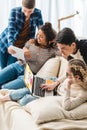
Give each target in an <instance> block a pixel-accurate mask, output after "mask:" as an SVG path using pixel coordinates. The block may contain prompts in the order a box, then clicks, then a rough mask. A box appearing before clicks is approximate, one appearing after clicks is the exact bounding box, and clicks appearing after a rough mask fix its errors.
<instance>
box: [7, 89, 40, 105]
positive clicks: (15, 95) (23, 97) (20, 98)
mask: <svg viewBox="0 0 87 130" xmlns="http://www.w3.org/2000/svg"><path fill="white" fill-rule="evenodd" d="M10 98H11V100H12V101H17V102H18V103H19V104H20V105H22V106H24V105H26V104H27V103H29V102H31V101H33V100H35V99H37V98H38V97H34V96H32V94H31V93H30V91H29V89H28V88H26V87H25V88H21V89H18V90H14V91H12V92H11V93H10Z"/></svg>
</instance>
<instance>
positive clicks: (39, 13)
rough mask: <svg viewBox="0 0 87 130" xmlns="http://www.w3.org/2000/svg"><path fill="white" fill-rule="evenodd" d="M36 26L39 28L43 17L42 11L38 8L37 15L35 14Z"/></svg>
mask: <svg viewBox="0 0 87 130" xmlns="http://www.w3.org/2000/svg"><path fill="white" fill-rule="evenodd" d="M37 16H38V17H37V27H38V28H39V27H40V26H41V25H43V18H42V13H41V11H40V10H38V15H37Z"/></svg>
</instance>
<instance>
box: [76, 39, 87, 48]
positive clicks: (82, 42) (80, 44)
mask: <svg viewBox="0 0 87 130" xmlns="http://www.w3.org/2000/svg"><path fill="white" fill-rule="evenodd" d="M78 47H79V48H81V47H83V48H85V47H87V39H83V40H80V41H78Z"/></svg>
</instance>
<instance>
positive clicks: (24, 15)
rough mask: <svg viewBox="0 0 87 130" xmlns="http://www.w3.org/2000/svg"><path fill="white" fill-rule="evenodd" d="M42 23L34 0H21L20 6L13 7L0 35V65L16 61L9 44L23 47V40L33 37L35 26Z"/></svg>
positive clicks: (39, 11)
mask: <svg viewBox="0 0 87 130" xmlns="http://www.w3.org/2000/svg"><path fill="white" fill-rule="evenodd" d="M41 25H43V18H42V14H41V10H39V9H37V8H35V0H22V7H16V8H13V9H12V10H11V12H10V16H9V19H8V26H7V27H6V29H5V30H4V31H3V32H2V33H1V35H0V67H1V69H3V68H5V67H6V66H7V65H9V64H11V63H14V62H15V61H17V59H16V58H14V57H12V55H11V54H10V53H11V51H12V50H11V48H10V46H11V45H14V46H17V47H19V48H22V47H24V45H25V42H26V41H27V40H29V39H31V38H34V37H35V32H36V27H37V28H39V27H40V26H41Z"/></svg>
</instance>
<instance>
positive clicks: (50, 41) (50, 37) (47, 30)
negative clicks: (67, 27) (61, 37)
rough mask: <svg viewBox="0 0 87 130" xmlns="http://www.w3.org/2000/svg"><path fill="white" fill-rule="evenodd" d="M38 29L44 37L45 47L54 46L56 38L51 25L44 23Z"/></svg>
mask: <svg viewBox="0 0 87 130" xmlns="http://www.w3.org/2000/svg"><path fill="white" fill-rule="evenodd" d="M39 29H41V30H42V31H43V33H44V34H45V36H46V41H47V46H48V47H53V46H55V43H54V39H55V38H56V35H57V32H56V31H55V30H54V29H53V27H52V24H51V23H50V22H46V23H45V24H44V25H42V26H41V27H40V28H39Z"/></svg>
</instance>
